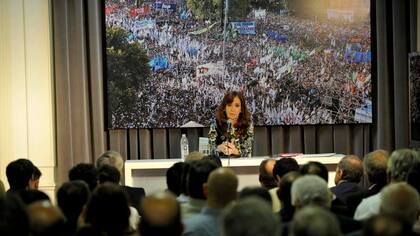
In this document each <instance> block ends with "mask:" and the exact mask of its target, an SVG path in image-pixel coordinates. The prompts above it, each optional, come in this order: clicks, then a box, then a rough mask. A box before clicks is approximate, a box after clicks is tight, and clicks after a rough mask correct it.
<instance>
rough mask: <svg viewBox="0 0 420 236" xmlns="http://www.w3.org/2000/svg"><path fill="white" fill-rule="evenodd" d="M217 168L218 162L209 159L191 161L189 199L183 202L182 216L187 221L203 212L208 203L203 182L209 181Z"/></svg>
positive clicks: (188, 180) (188, 187) (188, 179)
mask: <svg viewBox="0 0 420 236" xmlns="http://www.w3.org/2000/svg"><path fill="white" fill-rule="evenodd" d="M216 168H217V166H216V164H214V163H213V162H211V161H207V160H199V161H193V162H191V163H190V167H189V170H188V176H187V190H188V196H189V198H188V201H187V202H186V203H183V204H181V217H182V221H185V220H187V219H189V218H191V217H192V216H194V215H196V214H198V213H200V212H201V209H202V208H203V207H204V206H205V204H206V196H205V195H204V193H203V184H205V183H207V178H208V177H209V175H210V173H211V172H212V171H213V170H215V169H216Z"/></svg>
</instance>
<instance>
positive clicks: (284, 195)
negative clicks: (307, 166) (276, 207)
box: [277, 171, 300, 222]
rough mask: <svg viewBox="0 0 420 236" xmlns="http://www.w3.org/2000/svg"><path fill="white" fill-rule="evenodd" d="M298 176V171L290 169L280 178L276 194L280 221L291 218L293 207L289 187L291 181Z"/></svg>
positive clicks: (290, 187) (293, 211) (286, 220)
mask: <svg viewBox="0 0 420 236" xmlns="http://www.w3.org/2000/svg"><path fill="white" fill-rule="evenodd" d="M299 177H300V173H299V172H296V171H291V172H289V173H287V174H285V175H284V176H283V177H282V178H281V180H280V187H279V190H278V191H277V196H278V198H279V200H280V203H281V204H280V205H281V209H280V211H279V214H280V219H281V222H289V221H291V220H292V218H293V215H294V213H295V207H294V206H293V205H292V197H291V189H292V184H293V182H295V180H296V179H297V178H299Z"/></svg>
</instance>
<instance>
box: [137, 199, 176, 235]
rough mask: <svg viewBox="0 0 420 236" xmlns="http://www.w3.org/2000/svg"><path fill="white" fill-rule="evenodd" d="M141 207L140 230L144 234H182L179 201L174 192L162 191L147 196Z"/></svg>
mask: <svg viewBox="0 0 420 236" xmlns="http://www.w3.org/2000/svg"><path fill="white" fill-rule="evenodd" d="M141 209H142V218H141V220H140V225H139V230H140V234H141V235H142V236H148V235H150V236H152V235H168V236H172V235H173V236H178V235H181V234H182V231H183V226H182V222H181V212H180V208H179V203H178V201H177V200H176V197H175V195H173V194H172V193H169V192H160V193H156V194H152V195H149V196H147V197H145V198H144V199H143V201H142V204H141Z"/></svg>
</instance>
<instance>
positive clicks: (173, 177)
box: [166, 161, 185, 197]
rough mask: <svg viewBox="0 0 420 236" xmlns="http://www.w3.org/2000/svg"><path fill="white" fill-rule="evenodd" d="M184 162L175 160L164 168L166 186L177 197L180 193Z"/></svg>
mask: <svg viewBox="0 0 420 236" xmlns="http://www.w3.org/2000/svg"><path fill="white" fill-rule="evenodd" d="M184 166H185V162H182V161H180V162H177V163H175V164H173V165H172V166H171V167H169V168H168V169H167V170H166V186H167V187H168V190H169V191H171V192H172V193H173V194H175V195H176V196H177V197H179V195H181V182H182V171H183V170H184Z"/></svg>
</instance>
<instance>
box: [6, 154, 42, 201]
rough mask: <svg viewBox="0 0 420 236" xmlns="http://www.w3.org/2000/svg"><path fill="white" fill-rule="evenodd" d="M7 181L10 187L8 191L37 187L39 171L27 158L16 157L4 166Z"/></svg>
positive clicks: (13, 191)
mask: <svg viewBox="0 0 420 236" xmlns="http://www.w3.org/2000/svg"><path fill="white" fill-rule="evenodd" d="M6 176H7V181H8V182H9V186H10V189H9V190H8V191H7V192H8V193H15V192H17V191H19V190H25V189H37V188H38V183H39V177H40V176H41V172H40V171H39V169H38V168H37V167H35V166H34V164H33V163H32V162H31V161H30V160H28V159H17V160H15V161H12V162H10V163H9V164H8V165H7V167H6Z"/></svg>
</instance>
